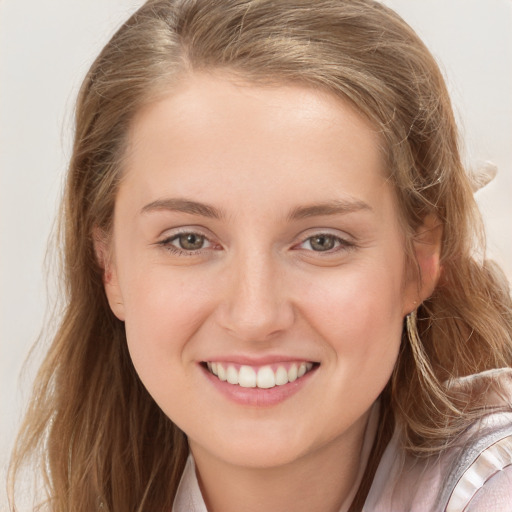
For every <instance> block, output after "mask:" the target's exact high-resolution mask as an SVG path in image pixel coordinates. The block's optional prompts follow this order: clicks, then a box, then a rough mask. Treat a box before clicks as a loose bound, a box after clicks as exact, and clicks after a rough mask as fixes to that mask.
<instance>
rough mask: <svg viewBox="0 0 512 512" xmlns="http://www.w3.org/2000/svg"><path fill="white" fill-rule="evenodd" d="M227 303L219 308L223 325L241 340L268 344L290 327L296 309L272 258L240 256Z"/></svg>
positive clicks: (229, 281)
mask: <svg viewBox="0 0 512 512" xmlns="http://www.w3.org/2000/svg"><path fill="white" fill-rule="evenodd" d="M226 270H227V272H228V273H229V277H228V279H227V285H226V288H225V295H224V300H223V301H222V303H221V304H219V307H218V312H217V313H218V315H217V318H218V321H219V323H220V324H221V326H222V327H223V328H224V329H226V330H227V331H229V333H230V334H231V335H232V336H234V337H236V338H237V339H239V340H242V341H247V342H258V341H259V342H265V341H269V340H270V339H274V338H275V337H276V336H277V335H279V334H282V333H283V332H284V331H286V330H287V329H289V328H290V326H291V325H292V324H293V322H294V315H295V313H294V309H293V304H292V301H291V300H290V298H289V297H288V294H287V292H288V291H289V290H288V288H287V286H286V276H285V275H284V274H285V272H283V269H282V268H280V265H279V262H277V261H275V258H274V259H273V258H272V256H270V255H263V254H252V255H250V256H248V255H245V256H244V255H240V257H239V258H237V259H236V261H235V262H231V264H230V265H229V268H227V269H226Z"/></svg>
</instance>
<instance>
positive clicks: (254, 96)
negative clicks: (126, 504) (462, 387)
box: [106, 75, 418, 467]
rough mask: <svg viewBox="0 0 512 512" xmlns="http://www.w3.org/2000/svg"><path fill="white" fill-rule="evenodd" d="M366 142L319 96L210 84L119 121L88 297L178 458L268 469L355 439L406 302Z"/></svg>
mask: <svg viewBox="0 0 512 512" xmlns="http://www.w3.org/2000/svg"><path fill="white" fill-rule="evenodd" d="M379 145H380V140H379V137H378V135H377V133H376V132H375V131H374V130H373V129H372V127H371V125H370V124H369V123H368V122H367V121H365V120H364V119H363V118H362V117H360V116H359V115H358V114H356V113H355V112H354V111H353V110H352V109H351V108H350V107H349V106H348V105H347V104H345V103H343V102H342V101H341V100H340V99H338V98H335V97H333V96H330V95H329V94H327V93H320V92H318V91H314V90H312V89H308V88H302V87H298V86H297V87H295V86H282V87H274V88H271V87H257V86H253V85H248V84H235V83H234V82H233V81H230V80H229V79H228V78H227V77H226V78H222V77H217V78H214V77H212V76H201V75H196V76H193V77H191V78H189V79H188V80H187V82H186V83H183V84H182V85H181V86H180V88H179V89H177V90H174V91H173V92H172V93H170V94H169V95H168V96H167V97H165V98H164V99H162V100H161V101H159V102H158V103H156V104H152V105H151V106H149V107H147V108H146V109H144V110H143V111H141V112H139V114H138V116H137V117H136V118H135V120H134V123H133V126H132V130H131V132H130V148H129V151H128V154H127V161H126V168H125V177H124V180H123V181H122V184H121V186H120V189H119V192H118V197H117V199H116V207H115V216H114V228H113V234H112V242H111V243H112V247H111V248H110V249H111V250H110V254H111V259H110V260H109V262H108V263H107V265H106V266H107V268H108V272H106V276H107V277H106V291H107V295H108V297H109V301H110V304H111V307H112V309H113V311H114V313H115V314H116V315H117V316H118V317H119V318H120V319H121V320H124V321H125V325H126V335H127V341H128V347H129V350H130V354H131V357H132V360H133V364H134V366H135V368H136V370H137V372H138V374H139V376H140V378H141V380H142V382H143V383H144V385H145V386H146V388H147V389H148V391H149V393H150V394H151V395H152V396H153V398H154V399H155V401H156V402H157V403H158V405H159V406H160V407H161V408H162V410H163V411H164V412H165V413H166V414H167V415H168V416H169V418H171V419H172V420H173V421H174V422H175V423H176V424H177V425H178V426H179V427H180V428H181V429H182V430H183V431H184V432H185V433H186V434H187V436H188V437H189V441H190V445H191V448H192V451H193V452H194V454H197V455H199V454H200V453H208V454H209V455H210V456H212V457H215V458H218V459H219V460H223V461H227V462H229V463H232V464H238V465H244V466H251V465H252V466H258V467H263V466H265V467H267V466H273V465H274V466H275V465H279V464H286V463H289V462H291V461H293V460H296V459H298V458H299V457H304V456H307V455H308V454H310V453H313V452H315V451H318V450H328V449H331V448H332V447H333V446H335V445H336V443H341V442H343V440H344V439H346V438H347V436H348V435H349V433H350V432H353V431H354V429H355V430H359V431H360V430H361V429H364V423H365V418H366V417H367V412H368V410H369V409H370V407H371V406H372V404H373V403H374V401H375V400H376V399H377V397H378V395H379V393H380V392H381V391H382V389H383V388H384V386H385V384H386V382H387V381H388V379H389V377H390V374H391V372H392V369H393V366H394V364H395V361H396V358H397V352H398V348H399V344H400V338H401V331H402V323H403V318H404V315H406V314H407V313H408V312H410V311H411V310H413V309H414V301H415V300H417V299H418V284H417V283H412V282H408V281H407V279H406V277H405V276H406V275H408V273H407V272H406V268H405V254H404V243H405V240H404V235H403V233H402V230H401V228H400V224H399V221H398V213H397V208H396V204H395V199H394V194H393V189H392V187H391V185H390V184H389V183H388V181H387V180H386V171H385V169H384V164H383V158H382V156H381V153H380V151H379ZM237 382H238V383H237ZM262 448H264V449H262Z"/></svg>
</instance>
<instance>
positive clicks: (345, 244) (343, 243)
mask: <svg viewBox="0 0 512 512" xmlns="http://www.w3.org/2000/svg"><path fill="white" fill-rule="evenodd" d="M186 235H194V236H197V237H200V238H202V239H203V240H204V241H205V242H207V243H209V244H210V246H215V244H214V243H213V242H211V240H210V239H209V238H208V237H207V236H206V235H204V234H202V233H201V232H197V231H183V232H180V233H176V234H173V235H172V236H169V237H167V238H165V239H163V240H161V241H159V242H157V243H156V245H159V246H161V247H163V248H164V249H165V250H167V251H169V252H171V253H172V254H175V255H178V256H197V255H199V254H201V253H203V252H204V251H205V250H208V249H210V246H208V247H201V248H199V249H196V250H187V249H183V248H180V247H176V246H175V245H173V243H172V242H174V241H176V240H178V239H179V237H181V236H186ZM315 238H316V239H320V238H328V239H330V240H332V241H333V243H334V244H335V245H334V247H333V248H330V249H327V250H325V251H315V250H314V249H313V248H310V249H305V250H306V251H307V252H311V253H315V254H318V255H324V254H325V255H326V256H328V255H332V254H336V253H337V252H339V251H347V250H350V249H354V248H355V247H356V244H355V243H353V242H351V241H349V240H346V239H344V238H341V237H339V236H336V235H333V234H332V233H322V232H319V233H315V234H313V235H310V236H308V237H306V238H304V239H303V240H302V241H301V242H299V243H298V244H295V245H294V246H293V247H292V248H300V247H301V246H302V245H304V244H305V243H307V242H309V245H310V247H311V243H312V240H313V239H315Z"/></svg>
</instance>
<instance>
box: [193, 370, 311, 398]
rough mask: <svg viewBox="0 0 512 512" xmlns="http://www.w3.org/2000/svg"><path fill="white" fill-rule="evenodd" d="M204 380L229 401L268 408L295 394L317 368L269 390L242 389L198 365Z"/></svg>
mask: <svg viewBox="0 0 512 512" xmlns="http://www.w3.org/2000/svg"><path fill="white" fill-rule="evenodd" d="M200 368H201V370H202V371H203V373H204V374H205V376H206V378H207V379H208V380H209V381H210V382H211V383H212V384H213V386H215V388H216V389H217V390H218V391H219V392H220V393H222V394H223V395H224V396H225V397H227V398H229V399H230V400H231V401H233V402H235V403H237V404H240V405H249V406H252V407H270V406H273V405H277V404H280V403H281V402H284V401H285V400H286V399H287V398H290V397H291V396H293V395H294V394H295V393H297V392H298V391H300V390H301V389H302V388H303V387H304V386H305V385H306V384H307V383H308V382H309V381H310V379H311V378H312V377H313V375H314V374H315V373H316V370H317V369H318V368H317V367H313V369H312V370H310V371H309V372H307V373H306V374H304V375H303V376H302V377H300V378H298V379H297V380H295V381H294V382H288V384H283V385H282V386H274V387H273V388H269V389H262V388H244V387H242V386H238V385H236V384H229V382H226V381H222V380H220V379H219V378H217V377H216V376H215V375H213V374H212V373H210V372H209V371H208V370H207V369H206V368H204V367H203V366H201V365H200Z"/></svg>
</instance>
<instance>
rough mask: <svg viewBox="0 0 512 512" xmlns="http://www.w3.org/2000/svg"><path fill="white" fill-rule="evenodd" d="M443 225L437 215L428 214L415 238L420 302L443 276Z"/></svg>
mask: <svg viewBox="0 0 512 512" xmlns="http://www.w3.org/2000/svg"><path fill="white" fill-rule="evenodd" d="M442 237H443V226H442V224H441V222H440V221H439V219H438V217H437V216H436V215H433V214H431V215H427V216H426V217H425V219H424V221H423V224H422V225H421V226H420V227H419V228H418V229H417V230H416V233H415V235H414V239H413V247H414V254H415V257H416V262H417V265H418V270H419V273H420V275H419V283H418V302H419V303H421V302H423V301H424V300H425V299H428V298H429V297H430V296H431V295H432V293H434V290H435V288H436V286H437V283H438V281H439V277H440V276H441V270H442V268H441V262H440V258H441V243H442Z"/></svg>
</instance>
